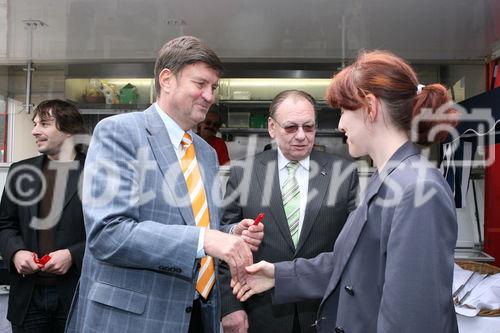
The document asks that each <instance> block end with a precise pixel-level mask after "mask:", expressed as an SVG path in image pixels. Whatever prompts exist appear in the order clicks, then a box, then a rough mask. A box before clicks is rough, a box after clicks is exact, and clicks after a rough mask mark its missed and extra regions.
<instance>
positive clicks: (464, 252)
mask: <svg viewBox="0 0 500 333" xmlns="http://www.w3.org/2000/svg"><path fill="white" fill-rule="evenodd" d="M455 260H472V261H480V262H493V261H495V258H493V257H492V256H490V255H489V254H487V253H485V252H483V251H481V250H478V249H463V248H457V249H455Z"/></svg>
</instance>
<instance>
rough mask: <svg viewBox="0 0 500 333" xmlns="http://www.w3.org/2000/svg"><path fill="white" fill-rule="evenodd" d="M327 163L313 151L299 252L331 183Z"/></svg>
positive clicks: (298, 245)
mask: <svg viewBox="0 0 500 333" xmlns="http://www.w3.org/2000/svg"><path fill="white" fill-rule="evenodd" d="M327 164H328V163H327V161H326V160H324V159H322V158H321V155H319V154H316V153H315V151H312V152H311V158H310V166H309V186H308V192H309V193H307V206H306V210H305V214H304V221H303V223H302V230H301V232H300V237H299V243H298V244H297V250H296V251H295V253H298V252H299V251H300V249H301V248H302V246H304V243H305V241H306V239H307V237H308V236H309V233H310V232H311V229H312V226H313V225H314V222H315V221H316V216H317V215H318V212H319V210H320V208H321V206H322V205H323V204H324V198H325V195H326V192H327V190H328V187H329V185H330V183H329V182H328V180H329V179H330V177H329V176H328V171H329V170H327V169H328V165H327ZM332 181H333V180H332ZM313 195H314V197H313Z"/></svg>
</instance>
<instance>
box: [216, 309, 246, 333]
mask: <svg viewBox="0 0 500 333" xmlns="http://www.w3.org/2000/svg"><path fill="white" fill-rule="evenodd" d="M222 327H223V328H224V333H247V332H248V316H247V313H246V312H245V310H238V311H234V312H231V313H230V314H227V315H225V316H224V317H222Z"/></svg>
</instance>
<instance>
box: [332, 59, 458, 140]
mask: <svg viewBox="0 0 500 333" xmlns="http://www.w3.org/2000/svg"><path fill="white" fill-rule="evenodd" d="M418 84H419V82H418V78H417V75H416V74H415V71H414V70H413V69H412V68H411V66H410V65H409V64H408V63H407V62H406V61H404V60H403V59H401V58H399V57H398V56H396V55H394V54H392V53H390V52H387V51H371V52H365V53H362V54H360V55H359V56H358V58H357V60H356V61H355V62H354V63H353V64H352V65H350V66H348V67H346V68H344V69H343V70H342V71H340V72H339V73H338V74H337V75H335V76H334V77H333V78H332V81H331V83H330V86H329V87H328V90H327V96H326V99H327V101H328V103H329V104H330V105H331V106H332V107H333V108H343V109H346V110H357V109H360V108H363V107H367V106H368V105H367V99H366V95H368V94H373V95H374V96H375V97H377V98H380V99H382V100H383V101H384V102H385V105H386V106H387V113H388V115H389V118H390V120H391V123H392V124H393V125H394V126H396V127H397V128H399V129H401V130H404V131H407V132H409V131H410V130H411V129H412V128H411V127H412V120H413V118H414V117H416V116H417V115H419V114H420V113H421V111H422V110H423V109H430V110H432V113H431V115H430V116H432V115H434V116H435V119H429V120H426V121H419V123H418V126H417V130H416V132H417V133H416V134H417V142H418V143H420V144H431V143H433V142H440V141H442V140H444V139H445V138H446V137H447V135H448V133H447V132H446V131H440V132H438V133H437V135H435V136H434V137H433V138H429V133H430V132H431V131H432V129H433V128H434V127H435V126H437V125H442V124H446V125H449V126H455V125H456V124H457V119H456V111H455V110H453V109H445V111H444V112H443V113H441V112H440V113H439V114H436V113H435V112H436V110H438V109H440V108H441V107H442V106H443V105H447V103H448V102H449V98H448V94H447V90H446V88H445V87H444V86H443V85H441V84H437V83H436V84H431V85H427V86H425V87H424V88H423V89H422V90H421V92H420V93H418V94H417V86H418ZM443 114H445V115H446V117H443ZM438 118H439V119H438ZM426 119H427V118H426Z"/></svg>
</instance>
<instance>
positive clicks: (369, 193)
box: [318, 141, 419, 312]
mask: <svg viewBox="0 0 500 333" xmlns="http://www.w3.org/2000/svg"><path fill="white" fill-rule="evenodd" d="M416 154H419V152H418V150H417V149H416V148H415V146H414V145H413V144H412V143H411V142H410V141H408V142H406V143H405V144H403V145H402V146H401V147H400V148H399V149H398V150H397V151H396V152H395V153H394V154H393V156H392V157H391V158H390V159H389V161H388V162H387V163H386V166H385V167H384V169H383V170H382V172H381V173H380V174H379V173H378V172H377V171H376V172H375V173H374V174H373V175H372V177H371V178H370V182H369V183H368V185H367V187H366V190H365V196H364V199H363V202H362V203H361V205H360V206H359V208H358V209H356V210H355V211H354V212H352V213H351V215H349V218H348V220H347V222H346V224H345V226H344V228H343V229H342V232H341V233H340V235H339V237H338V238H337V242H336V243H335V244H341V246H337V245H335V248H334V249H333V251H334V253H336V254H337V255H336V256H335V258H338V261H337V262H336V263H335V264H334V269H333V274H332V277H331V279H330V282H329V284H328V287H327V289H326V293H325V296H324V298H323V301H322V303H321V305H320V308H319V310H318V312H319V311H321V307H322V305H323V302H324V300H325V299H326V298H328V297H329V296H330V294H331V293H333V291H334V290H335V288H336V286H337V284H338V282H339V281H340V279H341V277H342V273H343V271H344V269H345V266H346V264H347V262H348V261H349V258H350V257H351V254H352V251H353V250H354V247H355V246H356V244H357V242H358V240H359V236H360V235H361V232H362V231H363V227H364V226H365V224H366V221H367V220H368V206H369V204H370V201H371V200H372V199H373V198H374V197H375V195H376V194H377V193H378V191H379V190H380V187H381V186H382V184H383V183H384V180H385V178H387V176H389V175H390V174H391V173H392V172H393V171H394V170H395V169H396V168H397V167H398V166H399V165H400V164H401V163H402V162H403V161H404V160H405V159H407V158H408V157H410V156H413V155H416Z"/></svg>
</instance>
